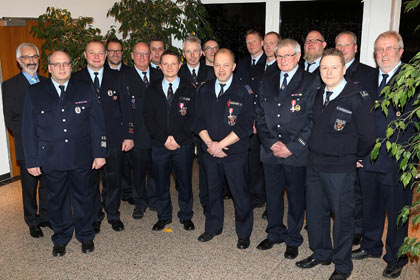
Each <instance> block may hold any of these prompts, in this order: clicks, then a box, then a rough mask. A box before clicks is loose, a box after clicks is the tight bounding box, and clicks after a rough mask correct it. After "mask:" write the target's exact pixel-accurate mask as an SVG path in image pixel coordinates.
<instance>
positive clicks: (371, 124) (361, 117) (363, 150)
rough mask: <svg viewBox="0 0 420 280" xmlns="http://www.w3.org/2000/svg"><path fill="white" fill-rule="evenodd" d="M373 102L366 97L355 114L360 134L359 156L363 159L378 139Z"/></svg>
mask: <svg viewBox="0 0 420 280" xmlns="http://www.w3.org/2000/svg"><path fill="white" fill-rule="evenodd" d="M372 106H373V102H372V100H371V99H370V98H369V97H366V98H365V100H364V102H362V103H361V104H360V106H359V108H358V110H357V113H356V114H355V116H354V118H355V126H356V129H357V132H358V135H359V138H358V146H357V157H358V158H359V159H363V158H364V157H365V156H367V155H368V154H369V153H370V151H371V150H372V147H373V145H374V144H375V141H376V133H375V113H374V112H372V111H371V108H372Z"/></svg>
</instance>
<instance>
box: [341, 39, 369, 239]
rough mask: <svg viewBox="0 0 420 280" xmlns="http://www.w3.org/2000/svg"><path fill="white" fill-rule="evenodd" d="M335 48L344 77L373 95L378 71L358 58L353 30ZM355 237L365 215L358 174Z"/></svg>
mask: <svg viewBox="0 0 420 280" xmlns="http://www.w3.org/2000/svg"><path fill="white" fill-rule="evenodd" d="M335 48H336V49H337V50H339V51H341V52H342V53H343V55H344V61H345V63H346V75H344V78H345V79H346V80H347V81H349V82H352V83H353V84H355V85H357V86H358V87H359V88H360V89H361V90H364V91H367V93H369V94H370V95H371V96H372V92H373V91H374V90H375V87H376V86H375V85H374V81H375V76H376V72H375V69H374V68H373V67H370V66H368V65H366V64H363V63H361V62H359V61H357V60H356V58H355V56H356V53H357V37H356V35H355V34H354V33H353V32H351V31H343V32H341V33H340V34H338V35H337V36H336V37H335ZM354 207H355V213H354V224H355V229H354V239H353V245H359V244H360V240H361V239H362V228H363V217H362V193H361V191H360V183H359V178H358V176H356V184H355V185H354Z"/></svg>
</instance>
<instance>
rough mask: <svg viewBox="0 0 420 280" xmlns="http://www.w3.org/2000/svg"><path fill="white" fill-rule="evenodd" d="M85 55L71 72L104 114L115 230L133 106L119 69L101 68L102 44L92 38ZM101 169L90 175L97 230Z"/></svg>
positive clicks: (107, 193)
mask: <svg viewBox="0 0 420 280" xmlns="http://www.w3.org/2000/svg"><path fill="white" fill-rule="evenodd" d="M84 56H85V58H86V61H87V64H88V65H87V67H86V68H84V69H82V70H80V71H78V72H76V73H74V74H73V77H74V78H76V79H79V80H83V81H85V82H88V83H90V84H91V85H92V86H93V87H94V88H95V90H96V93H97V97H98V99H99V101H100V102H101V105H102V109H103V111H104V115H105V124H106V133H107V157H106V159H107V164H106V165H105V166H104V168H103V176H102V183H103V193H102V198H103V201H104V208H105V211H106V213H107V218H108V223H110V224H111V225H112V229H113V230H115V231H121V230H123V229H124V224H123V223H122V222H121V219H120V212H119V208H120V203H121V172H122V156H123V152H127V151H129V150H131V149H132V148H133V146H134V142H133V139H132V138H133V132H134V130H133V124H132V110H131V106H130V101H129V96H128V93H127V85H126V83H125V81H124V79H123V75H122V73H121V72H119V71H114V70H110V69H107V68H104V63H105V58H106V55H105V46H104V45H103V43H102V42H101V41H91V42H89V43H88V44H87V45H86V49H85V52H84ZM99 179H100V172H99V170H98V171H97V172H96V176H94V177H93V182H92V184H93V186H94V188H95V198H96V202H95V205H96V210H97V215H96V218H95V221H94V229H95V232H96V233H99V231H100V225H101V221H102V220H103V218H104V214H103V213H102V203H101V199H100V192H99Z"/></svg>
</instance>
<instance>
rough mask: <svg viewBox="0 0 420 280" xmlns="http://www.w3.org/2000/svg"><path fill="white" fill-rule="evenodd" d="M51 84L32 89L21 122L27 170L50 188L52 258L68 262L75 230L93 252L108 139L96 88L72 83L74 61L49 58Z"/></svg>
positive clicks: (55, 56)
mask: <svg viewBox="0 0 420 280" xmlns="http://www.w3.org/2000/svg"><path fill="white" fill-rule="evenodd" d="M48 64H49V65H48V71H49V72H50V73H51V79H48V80H46V81H43V82H41V83H39V84H37V85H34V86H33V87H30V88H28V91H27V94H26V98H25V109H24V112H23V120H22V135H23V145H24V150H25V159H26V167H27V168H28V172H29V173H30V174H31V175H33V176H39V175H41V173H42V174H43V176H45V179H46V181H47V186H48V200H49V202H48V203H49V214H50V218H51V225H52V228H53V230H54V235H53V236H52V241H53V243H54V247H53V252H52V253H53V255H54V256H63V255H64V254H65V253H66V245H67V244H68V242H69V241H70V240H71V238H72V236H73V230H76V238H77V240H79V241H80V242H81V243H82V252H83V253H88V252H92V251H93V250H94V248H95V247H94V243H93V239H94V237H95V232H94V230H93V227H92V222H93V217H94V208H93V205H94V204H93V202H94V198H93V189H92V185H91V183H90V177H91V176H92V172H93V171H92V169H99V168H101V167H102V166H103V165H104V164H105V155H106V136H105V123H104V116H103V112H102V108H101V105H100V104H99V102H98V100H97V99H96V96H95V91H94V89H93V87H92V86H91V85H90V84H88V83H84V82H82V81H78V80H75V79H73V78H72V79H70V75H71V63H70V56H69V55H68V54H67V53H65V52H62V51H56V52H53V53H52V54H51V55H50V56H49V58H48Z"/></svg>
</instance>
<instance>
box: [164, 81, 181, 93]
mask: <svg viewBox="0 0 420 280" xmlns="http://www.w3.org/2000/svg"><path fill="white" fill-rule="evenodd" d="M180 81H181V79H180V78H179V77H176V79H175V80H173V81H172V82H171V84H172V91H173V92H174V95H175V92H176V90H177V89H178V87H179V82H180ZM162 88H163V93H165V95H166V98H168V89H169V81H168V80H166V79H165V78H163V80H162Z"/></svg>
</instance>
